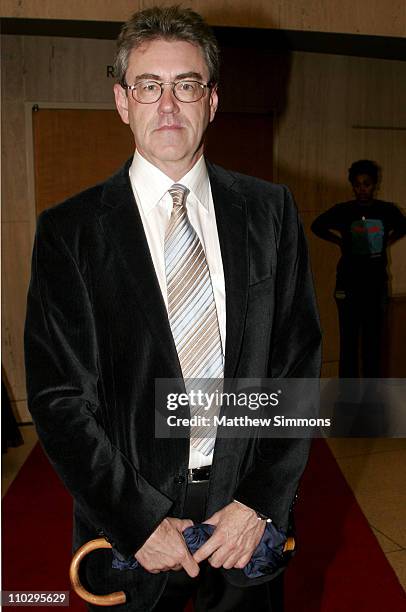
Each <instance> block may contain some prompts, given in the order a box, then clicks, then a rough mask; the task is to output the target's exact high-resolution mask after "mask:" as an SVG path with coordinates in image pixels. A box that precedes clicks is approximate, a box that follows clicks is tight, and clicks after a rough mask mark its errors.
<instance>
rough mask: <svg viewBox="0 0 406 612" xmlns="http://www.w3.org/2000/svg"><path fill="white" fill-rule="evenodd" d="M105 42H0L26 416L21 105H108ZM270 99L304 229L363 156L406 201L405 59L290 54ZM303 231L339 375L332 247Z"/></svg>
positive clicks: (328, 359)
mask: <svg viewBox="0 0 406 612" xmlns="http://www.w3.org/2000/svg"><path fill="white" fill-rule="evenodd" d="M22 4H23V5H24V3H22ZM56 4H57V3H56ZM61 4H62V3H61ZM78 4H79V3H78ZM83 4H86V3H83ZM113 50H114V42H112V41H102V40H86V39H73V38H48V37H29V36H27V37H19V36H3V40H2V62H3V65H2V71H3V73H2V77H3V117H2V119H3V149H4V156H3V185H2V187H3V191H2V193H3V219H2V222H3V228H2V230H3V292H2V294H3V363H4V367H5V371H6V374H7V377H8V379H9V382H10V384H11V387H12V392H13V395H14V398H15V399H16V400H17V407H18V411H19V414H20V415H21V417H22V418H26V415H27V413H26V408H25V383H24V367H23V350H22V339H23V321H24V311H25V299H26V291H27V285H28V279H29V268H30V252H31V248H32V238H33V231H34V223H33V222H34V219H35V204H34V201H33V195H32V191H31V189H30V184H31V183H30V177H31V176H32V167H33V160H32V139H31V134H30V132H29V116H30V113H29V112H27V113H26V107H27V102H29V103H30V104H28V108H29V109H30V105H31V103H38V104H41V102H42V103H51V102H52V103H58V104H60V105H61V106H63V105H64V104H66V103H91V104H93V105H97V104H106V103H107V104H108V103H111V104H112V103H113V98H112V94H111V87H112V79H111V78H107V76H106V65H107V64H110V63H111V58H112V54H113ZM278 61H279V60H275V59H274V60H273V61H272V70H270V74H269V78H270V79H272V83H274V84H275V85H274V86H275V88H277V87H280V86H281V85H280V83H282V82H283V79H281V78H280V74H279V75H278V74H277V64H278ZM253 65H254V64H253ZM282 65H283V64H282V63H280V70H281V71H282ZM228 98H230V93H228ZM275 99H280V100H285V102H284V106H283V108H282V109H281V114H280V116H279V120H278V130H277V132H278V137H277V140H276V142H275V143H274V146H275V158H276V162H277V163H276V170H277V174H278V176H277V177H276V178H277V180H278V181H279V182H284V183H287V184H288V185H290V186H291V188H292V189H293V191H294V193H295V195H296V199H297V202H298V206H299V208H300V210H301V214H302V217H303V220H304V222H305V226H306V228H307V229H308V227H309V225H310V223H311V221H312V220H313V218H314V217H315V216H316V215H317V214H318V213H319V212H320V211H321V210H323V209H325V208H327V207H329V206H330V205H332V204H333V203H334V202H337V201H340V200H344V199H347V198H349V197H350V196H351V193H350V191H349V189H348V185H347V182H346V169H347V168H348V166H349V164H350V163H351V161H353V160H354V159H357V158H359V157H360V156H363V155H366V154H368V155H369V156H370V157H372V158H375V159H377V160H378V161H380V162H381V163H382V164H383V166H384V182H383V184H382V189H381V196H382V198H383V199H385V198H386V199H389V200H392V201H395V202H397V203H398V204H403V206H404V205H405V203H406V185H405V178H404V168H403V165H404V161H403V165H402V157H403V160H404V153H405V148H406V147H405V143H404V139H405V134H406V131H405V127H406V62H399V61H390V60H375V59H362V58H356V57H344V56H334V55H323V54H315V53H299V52H297V53H293V54H292V58H291V67H290V73H289V79H288V83H287V92H284V93H283V94H282V95H279V96H276V97H275ZM354 126H364V127H363V128H362V129H359V128H357V127H355V128H354ZM371 128H373V129H371ZM376 128H382V129H376ZM400 128H403V129H400ZM270 146H271V143H270ZM62 161H63V160H61V163H62ZM309 240H310V248H311V253H312V259H313V268H314V274H315V279H316V283H317V292H318V298H319V303H320V309H321V315H322V323H323V327H324V330H325V338H326V340H325V348H324V360H325V368H324V372H325V374H326V375H328V374H329V373H331V374H334V373H335V372H336V365H337V357H338V338H337V327H336V313H335V305H334V302H333V298H332V293H333V286H334V273H335V264H336V260H337V255H338V253H337V251H336V249H335V247H334V245H330V244H327V243H324V242H323V241H321V240H318V239H316V238H313V237H312V236H309ZM405 242H406V241H403V244H399V245H395V247H393V249H392V252H391V257H392V260H393V261H392V270H393V272H394V279H393V291H394V292H395V293H406V267H405V263H404V262H405V261H406V258H405V249H406V244H405Z"/></svg>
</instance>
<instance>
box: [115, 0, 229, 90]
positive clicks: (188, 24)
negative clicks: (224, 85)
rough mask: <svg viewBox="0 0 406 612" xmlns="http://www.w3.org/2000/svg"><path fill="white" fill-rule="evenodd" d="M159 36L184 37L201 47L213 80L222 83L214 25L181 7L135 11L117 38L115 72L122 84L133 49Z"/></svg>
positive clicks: (167, 37) (184, 39)
mask: <svg viewBox="0 0 406 612" xmlns="http://www.w3.org/2000/svg"><path fill="white" fill-rule="evenodd" d="M156 39H163V40H182V41H186V42H190V43H192V44H194V45H196V46H198V47H200V49H201V50H202V53H203V57H204V58H205V60H206V63H207V68H208V70H209V80H210V83H212V84H214V83H218V79H219V68H220V57H219V55H220V50H219V47H218V43H217V40H216V38H215V36H214V34H213V32H212V30H211V28H210V27H209V25H208V24H207V23H206V22H205V21H204V19H203V17H201V15H199V14H198V13H196V12H195V11H192V10H191V9H189V8H181V7H179V6H169V7H153V8H149V9H145V10H144V11H140V12H138V13H135V14H134V15H133V16H132V17H131V18H130V19H129V20H128V21H127V22H126V23H125V24H124V25H123V27H122V28H121V32H120V35H119V37H118V39H117V54H116V58H115V63H114V73H115V76H116V78H117V81H118V82H119V83H121V84H122V85H124V84H125V75H126V72H127V69H128V58H129V55H130V53H131V51H132V50H133V49H136V48H137V47H139V46H140V45H142V44H143V43H145V42H148V41H152V40H156Z"/></svg>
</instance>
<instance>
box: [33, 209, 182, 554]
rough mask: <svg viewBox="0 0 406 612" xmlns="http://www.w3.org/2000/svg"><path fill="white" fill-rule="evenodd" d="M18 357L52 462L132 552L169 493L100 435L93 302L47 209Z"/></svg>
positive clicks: (109, 533)
mask: <svg viewBox="0 0 406 612" xmlns="http://www.w3.org/2000/svg"><path fill="white" fill-rule="evenodd" d="M82 267H83V266H82ZM25 356H26V372H27V391H28V404H29V409H30V411H31V414H32V417H33V420H34V422H35V425H36V428H37V431H38V435H39V438H40V440H41V442H42V445H43V447H44V449H45V451H46V453H47V455H48V457H49V459H50V461H51V463H52V464H53V466H54V468H55V470H56V471H57V472H58V474H59V476H60V477H61V479H62V481H63V482H64V484H65V486H66V487H67V488H68V490H69V491H70V493H71V494H72V495H73V497H74V498H75V500H76V502H77V503H78V504H79V506H80V507H81V509H82V511H83V512H84V514H85V515H86V516H87V518H88V520H89V521H90V522H91V523H92V524H93V525H94V527H95V529H97V530H98V531H99V532H100V531H103V533H104V534H105V535H106V537H107V538H108V539H109V541H110V542H111V543H112V544H113V545H114V546H115V547H116V548H117V550H118V551H119V552H120V553H122V554H123V555H126V556H128V555H130V554H131V553H134V552H135V551H136V550H138V549H139V548H140V547H141V546H142V544H143V543H144V541H145V540H146V539H147V538H148V537H149V535H150V534H151V533H152V531H153V530H154V529H155V527H156V526H157V525H158V524H159V523H160V522H161V521H162V519H163V518H164V517H165V516H166V515H167V514H168V511H169V509H170V507H171V506H172V500H170V499H169V498H168V497H166V496H165V495H163V494H162V493H161V492H159V491H158V490H157V489H156V488H154V487H153V486H151V485H150V484H149V483H148V482H147V481H146V480H145V479H144V478H143V477H142V476H141V475H140V473H139V472H138V471H137V470H136V469H135V468H134V466H133V465H132V464H131V463H130V462H129V461H128V459H127V458H126V457H125V456H124V455H123V454H122V453H121V452H120V450H119V449H118V448H117V447H115V446H114V445H113V444H112V443H111V441H110V439H109V438H108V436H107V435H106V431H105V430H104V428H103V423H102V421H101V418H100V416H99V415H100V410H99V408H100V402H101V401H103V400H102V399H101V394H100V393H99V389H100V385H101V380H100V368H99V364H98V361H99V355H98V343H97V336H96V329H95V324H94V318H93V312H92V303H91V300H90V297H89V293H88V290H87V286H86V282H85V278H84V273H83V272H82V271H81V270H80V269H79V266H78V263H77V261H76V260H75V259H74V257H73V255H72V252H71V250H70V249H69V248H68V246H67V244H66V242H65V241H64V240H63V238H62V236H61V235H58V232H57V231H56V229H55V227H54V224H53V223H52V220H51V218H50V214H49V213H45V214H43V215H42V216H41V217H40V219H39V222H38V228H37V235H36V239H35V245H34V252H33V261H32V276H31V283H30V287H29V293H28V304H27V318H26V326H25Z"/></svg>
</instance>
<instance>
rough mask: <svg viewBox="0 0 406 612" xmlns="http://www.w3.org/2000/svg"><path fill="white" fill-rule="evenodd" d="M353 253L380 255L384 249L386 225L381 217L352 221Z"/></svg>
mask: <svg viewBox="0 0 406 612" xmlns="http://www.w3.org/2000/svg"><path fill="white" fill-rule="evenodd" d="M350 231H351V246H352V249H351V250H352V253H353V255H370V256H372V255H375V256H376V255H380V254H381V253H382V251H383V238H384V227H383V223H382V221H381V220H380V219H360V220H357V221H354V222H353V223H351V230H350Z"/></svg>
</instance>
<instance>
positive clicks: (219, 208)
mask: <svg viewBox="0 0 406 612" xmlns="http://www.w3.org/2000/svg"><path fill="white" fill-rule="evenodd" d="M207 167H208V171H209V177H210V185H211V190H212V194H213V201H214V208H215V211H216V221H217V231H218V234H219V241H220V249H221V257H222V260H223V269H224V279H225V289H226V347H225V365H224V378H233V377H234V376H235V374H236V370H237V366H238V357H239V354H240V348H241V342H242V337H243V333H244V324H245V315H246V309H247V297H248V278H249V277H248V271H249V258H248V223H247V211H246V202H245V198H244V196H243V195H242V194H241V193H240V192H239V191H238V190H237V188H236V186H235V179H234V177H233V175H232V174H230V173H229V172H227V171H225V170H223V169H222V168H220V167H218V166H214V165H212V164H210V163H207Z"/></svg>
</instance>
